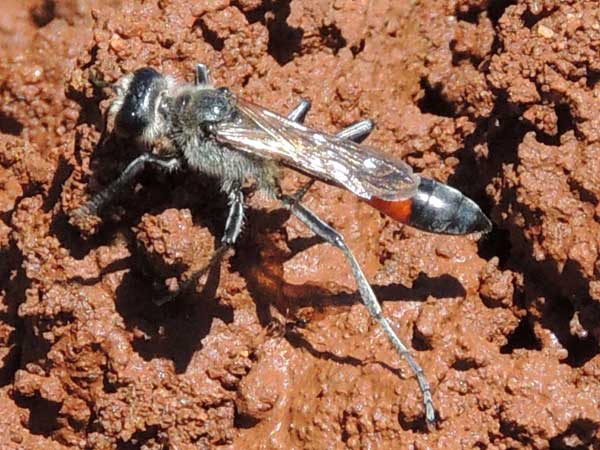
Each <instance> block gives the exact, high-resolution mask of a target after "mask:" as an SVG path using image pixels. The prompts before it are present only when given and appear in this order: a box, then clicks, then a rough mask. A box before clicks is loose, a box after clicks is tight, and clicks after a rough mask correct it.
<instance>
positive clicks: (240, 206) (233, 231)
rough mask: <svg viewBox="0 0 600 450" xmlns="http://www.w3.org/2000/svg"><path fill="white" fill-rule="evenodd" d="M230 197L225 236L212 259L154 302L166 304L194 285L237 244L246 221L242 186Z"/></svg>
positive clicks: (230, 194) (232, 192) (233, 190)
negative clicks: (177, 286) (169, 292)
mask: <svg viewBox="0 0 600 450" xmlns="http://www.w3.org/2000/svg"><path fill="white" fill-rule="evenodd" d="M228 197H229V211H228V213H227V220H226V221H225V231H224V233H223V237H222V238H221V245H219V247H217V248H216V250H215V251H214V253H213V255H212V256H211V258H210V261H209V262H208V263H207V264H206V265H205V266H204V267H202V268H201V269H200V270H197V271H196V272H194V273H193V274H192V275H191V276H190V277H189V278H188V279H187V280H185V281H184V282H183V283H182V284H181V286H180V287H179V289H177V290H176V291H175V292H173V293H171V294H169V295H166V296H164V297H161V298H158V299H155V300H154V303H155V304H156V305H159V306H160V305H164V304H165V303H168V302H170V301H172V300H174V299H175V298H177V297H178V296H179V295H181V294H182V293H183V292H186V291H187V290H188V289H190V288H191V287H192V286H194V285H195V284H196V283H197V282H198V280H199V279H200V278H201V277H202V276H204V274H206V273H207V272H208V271H209V270H210V269H211V268H212V267H213V266H215V265H216V264H218V263H219V262H220V261H221V259H222V258H223V256H224V255H225V253H226V252H227V250H229V249H230V248H231V247H232V246H233V244H235V242H236V241H237V239H238V237H239V235H240V233H241V231H242V225H243V223H244V194H243V193H242V190H241V188H240V187H235V188H234V189H232V190H231V191H230V192H229V194H228Z"/></svg>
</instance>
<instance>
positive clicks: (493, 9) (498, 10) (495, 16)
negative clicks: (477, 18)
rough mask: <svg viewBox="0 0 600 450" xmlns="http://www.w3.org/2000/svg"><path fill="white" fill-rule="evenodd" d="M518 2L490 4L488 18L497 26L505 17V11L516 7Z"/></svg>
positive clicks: (509, 0)
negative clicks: (512, 6)
mask: <svg viewBox="0 0 600 450" xmlns="http://www.w3.org/2000/svg"><path fill="white" fill-rule="evenodd" d="M516 4H517V2H516V0H497V1H492V2H490V6H489V7H488V16H489V18H490V20H491V21H492V23H493V24H497V23H498V21H499V20H500V18H501V17H502V16H503V15H504V11H505V10H506V8H508V7H509V6H511V5H516Z"/></svg>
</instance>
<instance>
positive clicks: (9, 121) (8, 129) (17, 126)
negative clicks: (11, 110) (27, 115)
mask: <svg viewBox="0 0 600 450" xmlns="http://www.w3.org/2000/svg"><path fill="white" fill-rule="evenodd" d="M22 131H23V124H22V123H21V122H19V121H18V120H17V119H13V118H12V117H10V116H7V115H6V114H4V113H3V112H2V111H0V133H4V134H12V135H13V136H19V135H20V134H21V132H22Z"/></svg>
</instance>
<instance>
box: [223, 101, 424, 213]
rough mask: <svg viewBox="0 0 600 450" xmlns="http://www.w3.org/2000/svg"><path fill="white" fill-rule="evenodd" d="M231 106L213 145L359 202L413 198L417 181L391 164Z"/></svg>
mask: <svg viewBox="0 0 600 450" xmlns="http://www.w3.org/2000/svg"><path fill="white" fill-rule="evenodd" d="M236 106H237V108H236V114H235V116H236V117H234V119H233V120H230V121H223V122H220V123H218V124H216V126H215V129H214V132H215V137H216V139H217V140H218V141H219V142H222V143H224V144H228V145H230V146H232V147H234V148H236V149H237V150H239V151H244V152H247V153H249V154H252V155H256V156H259V157H262V158H266V159H273V160H276V161H279V162H280V163H282V164H284V165H286V166H289V167H291V168H294V169H297V170H300V171H302V172H306V173H308V174H310V175H313V176H314V177H316V178H319V179H322V180H324V181H329V182H331V183H334V184H338V185H341V186H343V187H345V188H346V189H348V190H349V191H351V192H353V193H354V194H356V195H357V196H359V197H361V198H363V199H365V200H370V199H372V198H379V199H383V200H387V201H393V200H401V199H405V198H408V197H410V196H411V195H412V194H413V193H414V192H415V189H416V187H417V185H418V180H419V177H418V176H417V175H415V174H413V171H412V169H411V168H410V166H408V165H407V164H406V163H404V162H403V161H401V160H399V159H397V158H394V157H391V156H388V155H384V154H381V153H378V152H377V151H375V150H373V149H371V148H369V147H367V146H364V145H359V144H356V143H354V142H351V141H347V140H341V139H338V138H336V137H335V136H332V135H330V134H326V133H319V132H316V131H314V130H311V129H309V128H306V127H305V126H303V125H301V124H299V123H296V122H293V121H291V120H288V119H286V118H285V117H283V116H280V115H278V114H276V113H274V112H272V111H269V110H266V109H263V108H261V107H259V106H256V105H254V104H252V103H248V102H245V101H243V100H240V99H238V100H237V105H236Z"/></svg>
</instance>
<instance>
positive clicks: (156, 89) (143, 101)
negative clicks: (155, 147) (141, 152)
mask: <svg viewBox="0 0 600 450" xmlns="http://www.w3.org/2000/svg"><path fill="white" fill-rule="evenodd" d="M165 89H167V79H166V78H165V77H164V76H163V75H161V74H160V73H158V72H157V71H156V70H154V69H152V68H149V67H144V68H143V69H138V70H136V71H135V72H134V74H133V78H132V79H131V82H130V83H129V85H128V87H127V90H126V92H125V95H124V99H123V103H122V105H121V107H120V108H119V111H118V113H117V115H116V117H115V131H116V132H117V133H118V134H120V135H121V136H126V137H135V138H146V137H148V138H150V136H146V135H148V134H154V133H152V132H151V131H152V130H156V129H157V128H159V127H158V124H157V121H159V118H158V111H157V109H158V107H159V106H160V105H159V102H160V98H161V97H162V92H164V91H165Z"/></svg>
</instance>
